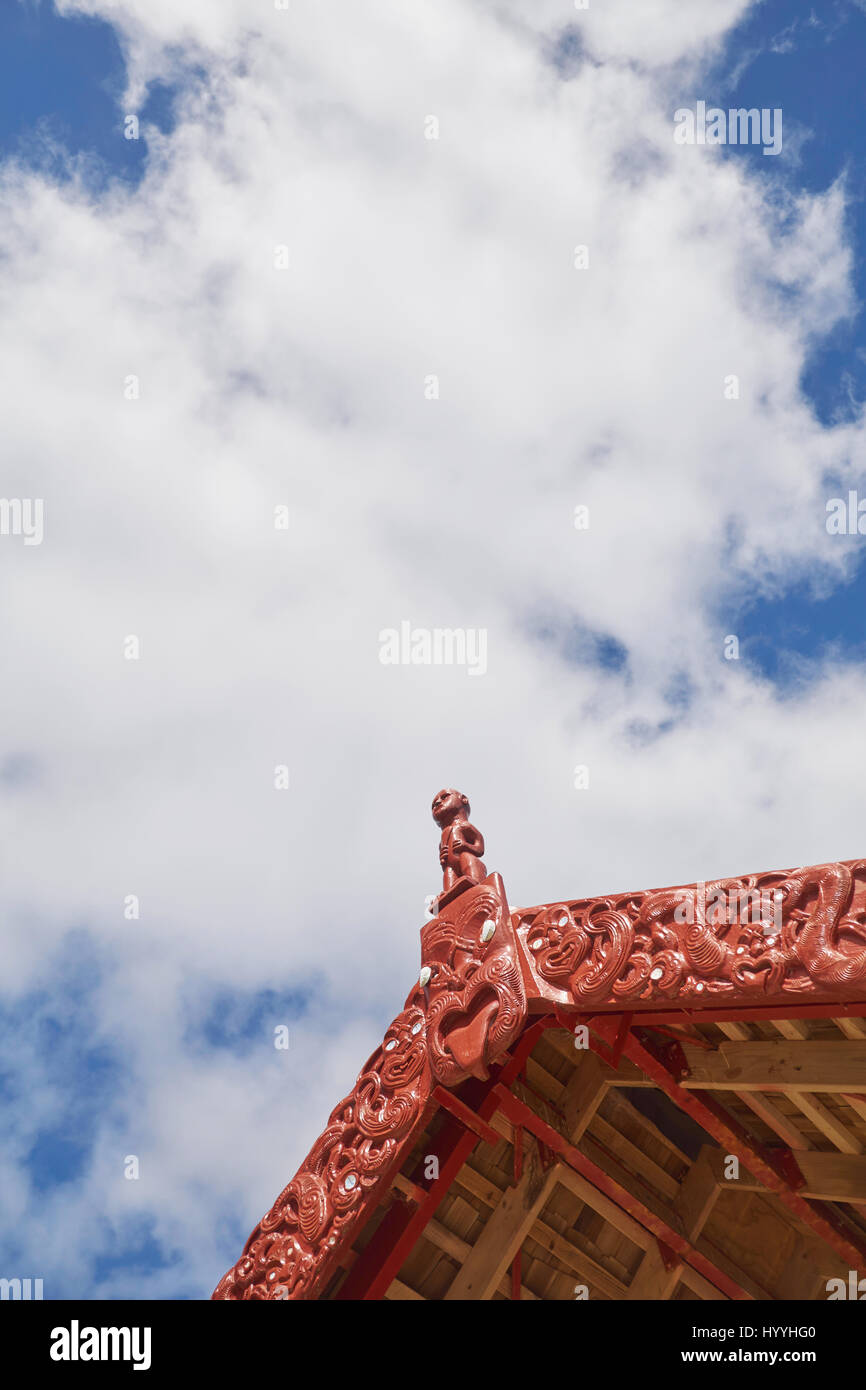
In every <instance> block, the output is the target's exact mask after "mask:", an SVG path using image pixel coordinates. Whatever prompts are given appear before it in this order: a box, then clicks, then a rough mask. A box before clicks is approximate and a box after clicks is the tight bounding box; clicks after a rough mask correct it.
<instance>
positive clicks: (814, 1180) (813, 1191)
mask: <svg viewBox="0 0 866 1390" xmlns="http://www.w3.org/2000/svg"><path fill="white" fill-rule="evenodd" d="M797 1165H798V1167H799V1169H800V1172H801V1173H802V1174H803V1177H804V1178H805V1179H806V1186H805V1187H804V1188H803V1195H804V1196H806V1197H813V1198H815V1199H817V1200H819V1201H823V1202H857V1203H866V1154H862V1153H859V1154H846V1153H838V1154H827V1153H815V1152H814V1151H813V1152H812V1153H807V1154H797Z"/></svg>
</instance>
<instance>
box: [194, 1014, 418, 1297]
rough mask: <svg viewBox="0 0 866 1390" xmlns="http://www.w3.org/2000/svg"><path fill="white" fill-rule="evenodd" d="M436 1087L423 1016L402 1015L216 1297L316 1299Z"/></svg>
mask: <svg viewBox="0 0 866 1390" xmlns="http://www.w3.org/2000/svg"><path fill="white" fill-rule="evenodd" d="M431 1089H432V1083H431V1079H430V1069H429V1066H428V1064H427V1046H426V1042H425V1037H424V1014H423V1012H422V1010H421V1009H419V1008H416V1007H414V1006H410V1007H409V1008H406V1009H404V1011H403V1013H401V1014H400V1015H399V1017H398V1018H396V1019H395V1020H394V1022H393V1023H392V1024H391V1027H390V1028H389V1029H388V1031H387V1033H386V1034H385V1037H384V1040H383V1042H382V1046H381V1047H379V1048H378V1049H377V1050H376V1052H374V1053H373V1056H372V1057H371V1058H370V1059H369V1060H368V1062H367V1063H366V1065H365V1067H364V1069H363V1071H362V1072H361V1075H360V1076H359V1077H358V1080H357V1083H356V1085H355V1088H354V1090H353V1091H352V1093H351V1095H349V1096H347V1097H346V1099H345V1100H344V1101H342V1102H341V1103H340V1104H339V1105H338V1106H337V1108H336V1110H334V1111H333V1113H332V1115H331V1118H330V1119H329V1121H328V1125H327V1128H326V1129H325V1131H324V1133H323V1134H321V1135H320V1136H319V1138H318V1139H317V1140H316V1142H315V1144H314V1145H313V1147H312V1149H311V1150H310V1152H309V1154H308V1155H307V1157H306V1159H305V1160H304V1162H303V1163H302V1164H301V1167H300V1169H299V1171H298V1172H297V1173H296V1174H295V1176H294V1177H293V1178H292V1181H291V1182H290V1183H289V1185H288V1187H286V1188H284V1189H283V1191H282V1192H281V1193H280V1195H279V1197H278V1198H277V1200H276V1202H275V1203H274V1205H273V1206H272V1207H271V1210H270V1211H269V1212H268V1214H267V1216H265V1217H263V1218H262V1220H261V1221H260V1222H259V1224H258V1226H257V1227H256V1229H255V1230H254V1231H253V1233H252V1235H251V1236H250V1238H249V1240H248V1241H247V1243H246V1245H245V1246H244V1252H243V1255H242V1256H241V1258H240V1259H239V1260H238V1262H237V1264H236V1265H235V1266H234V1267H233V1268H232V1269H230V1270H229V1271H228V1273H227V1274H225V1275H224V1276H223V1278H222V1279H221V1280H220V1282H219V1284H218V1285H217V1288H216V1289H215V1290H214V1293H213V1297H214V1298H219V1299H281V1300H282V1299H309V1298H315V1296H316V1293H317V1291H318V1290H319V1289H320V1288H321V1286H322V1283H323V1281H324V1280H325V1278H326V1277H329V1276H330V1273H331V1272H332V1271H333V1269H334V1268H335V1267H336V1262H337V1258H338V1256H339V1255H340V1254H341V1253H342V1252H343V1251H344V1250H345V1249H346V1247H347V1245H350V1244H351V1242H352V1240H353V1239H354V1237H355V1235H356V1234H357V1231H358V1230H359V1229H360V1226H361V1224H362V1220H361V1219H362V1217H365V1216H369V1214H370V1212H371V1211H372V1209H373V1207H374V1206H375V1202H376V1200H377V1192H376V1191H375V1189H380V1190H381V1189H384V1187H385V1184H386V1181H387V1179H388V1176H389V1174H390V1172H391V1171H392V1170H393V1168H394V1166H395V1164H396V1163H399V1162H400V1161H401V1160H402V1157H403V1155H404V1153H405V1149H406V1146H407V1143H408V1142H409V1140H410V1136H411V1134H412V1130H413V1126H414V1125H415V1123H416V1121H417V1120H418V1119H419V1117H420V1115H421V1113H422V1111H423V1109H424V1106H425V1104H426V1102H427V1098H428V1096H429V1094H430V1091H431Z"/></svg>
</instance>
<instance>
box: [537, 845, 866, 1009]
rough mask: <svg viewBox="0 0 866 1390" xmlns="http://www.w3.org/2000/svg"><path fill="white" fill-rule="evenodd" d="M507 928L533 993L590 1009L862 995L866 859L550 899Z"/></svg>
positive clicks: (865, 984) (865, 991)
mask: <svg viewBox="0 0 866 1390" xmlns="http://www.w3.org/2000/svg"><path fill="white" fill-rule="evenodd" d="M518 936H519V938H520V940H521V942H522V943H523V945H524V946H525V948H526V953H527V956H528V959H529V963H530V970H531V973H532V976H533V978H534V979H535V980H536V982H537V985H538V994H539V996H540V997H542V998H547V999H552V1000H555V1001H556V1002H559V1003H571V1004H577V1005H591V1006H592V1008H593V1009H594V1010H603V1009H620V1010H621V1009H623V1008H629V1009H639V1008H649V1007H652V1006H654V1005H656V1004H657V1003H658V1002H659V1001H660V1000H670V999H676V1001H677V1003H678V1004H682V1005H684V1006H688V1007H689V1008H694V1007H700V1006H701V1005H702V1004H703V1005H707V1004H710V1003H711V1002H716V1001H720V1000H724V1002H726V1003H727V1002H728V1001H729V1000H731V999H734V1000H742V1002H743V1003H744V1004H756V1003H758V1002H760V1003H771V1002H775V1001H776V1000H779V1001H782V1000H784V999H790V998H791V996H792V995H803V994H804V993H808V995H809V997H810V1000H814V1001H815V1002H820V1001H821V1000H823V999H844V998H853V997H860V998H863V997H866V862H863V861H854V862H851V863H841V864H819V865H817V866H815V867H812V868H807V869H792V870H790V871H788V872H787V873H766V874H758V875H752V876H751V877H747V878H736V879H724V880H718V881H717V882H714V883H707V884H692V885H690V886H689V887H684V888H666V889H662V890H659V891H654V892H648V893H632V894H625V895H623V896H622V897H615V898H591V899H583V900H581V901H577V902H566V903H554V904H550V905H545V906H544V907H541V908H534V909H530V910H529V911H528V912H522V913H520V914H519V915H518Z"/></svg>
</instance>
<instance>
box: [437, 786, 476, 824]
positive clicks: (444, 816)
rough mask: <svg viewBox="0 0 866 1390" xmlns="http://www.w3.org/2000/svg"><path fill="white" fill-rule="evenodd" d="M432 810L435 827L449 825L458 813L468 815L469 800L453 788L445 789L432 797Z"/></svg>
mask: <svg viewBox="0 0 866 1390" xmlns="http://www.w3.org/2000/svg"><path fill="white" fill-rule="evenodd" d="M432 810H433V819H434V820H435V822H436V824H437V825H440V826H441V825H450V824H451V822H452V821H453V819H454V817H455V816H456V815H457V813H458V811H465V812H466V813H467V815H468V814H469V798H468V797H465V796H464V795H463V793H462V792H458V791H455V790H454V788H453V787H446V788H445V789H444V790H443V791H441V792H437V793H436V795H435V796H434V798H433V807H432Z"/></svg>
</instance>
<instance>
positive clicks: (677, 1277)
mask: <svg viewBox="0 0 866 1390" xmlns="http://www.w3.org/2000/svg"><path fill="white" fill-rule="evenodd" d="M440 795H444V793H443V794H440ZM470 829H472V827H470ZM455 862H457V861H456V860H455ZM479 864H480V861H479ZM470 867H471V866H470ZM480 867H481V869H482V871H483V866H480ZM456 872H457V871H456V870H455V871H453V872H452V874H451V878H450V880H449V879H448V878H447V877H446V883H449V887H448V888H447V891H445V892H443V894H441V895H440V898H439V899H438V903H437V915H436V916H435V917H434V918H433V920H431V921H430V922H428V923H427V924H426V926H424V927H423V928H422V930H421V967H422V968H421V973H420V976H419V980H418V982H417V983H416V984H415V985H414V986H413V988H412V990H411V991H410V993H409V996H408V998H407V999H406V1002H405V1005H404V1007H403V1010H402V1011H401V1012H400V1013H399V1014H398V1015H397V1017H396V1018H395V1020H394V1022H393V1023H392V1024H391V1026H390V1028H388V1030H387V1031H386V1033H385V1036H384V1038H383V1040H382V1044H381V1045H380V1047H378V1048H377V1049H376V1051H375V1052H374V1053H373V1055H372V1056H371V1057H370V1058H369V1059H368V1061H367V1062H366V1063H365V1065H364V1067H363V1068H362V1070H361V1073H360V1075H359V1078H358V1081H357V1083H356V1085H355V1087H354V1089H353V1091H352V1092H351V1094H350V1095H349V1096H347V1097H346V1098H345V1100H343V1101H342V1102H341V1103H340V1104H339V1105H338V1106H337V1107H336V1109H335V1110H334V1111H333V1112H332V1114H331V1116H330V1119H329V1121H328V1123H327V1126H326V1127H325V1129H324V1130H323V1132H322V1134H321V1135H320V1136H319V1138H318V1139H317V1140H316V1143H315V1144H314V1145H313V1148H312V1149H311V1151H310V1153H309V1155H308V1156H307V1158H306V1160H305V1161H304V1163H303V1164H302V1165H301V1168H300V1170H299V1171H298V1173H297V1174H296V1175H295V1177H294V1178H293V1179H292V1180H291V1182H290V1183H289V1184H288V1186H287V1187H286V1188H285V1189H284V1191H283V1192H282V1193H281V1194H280V1196H279V1197H278V1198H277V1200H276V1202H275V1203H274V1205H273V1206H272V1208H271V1210H270V1211H269V1212H268V1214H267V1215H266V1216H265V1217H264V1218H263V1219H262V1221H261V1222H260V1223H259V1225H258V1226H257V1227H256V1229H255V1231H253V1233H252V1235H251V1236H250V1239H249V1241H248V1242H247V1245H246V1248H245V1250H244V1253H243V1255H242V1256H241V1258H240V1259H239V1260H238V1262H237V1264H236V1265H235V1266H234V1267H233V1268H232V1269H231V1270H229V1271H228V1273H227V1274H226V1275H225V1276H224V1277H223V1279H222V1280H221V1281H220V1283H219V1285H218V1287H217V1289H216V1290H215V1292H214V1295H213V1296H214V1298H220V1299H249V1298H254V1299H259V1298H267V1299H285V1298H289V1299H322V1298H324V1299H334V1298H336V1299H350V1298H363V1299H378V1298H388V1299H417V1298H433V1299H439V1298H444V1299H456V1298H466V1299H488V1298H497V1297H520V1298H524V1299H530V1298H544V1299H571V1298H575V1297H585V1296H589V1297H592V1298H602V1299H633V1298H651V1299H668V1298H676V1299H683V1298H685V1299H707V1298H711V1299H720V1298H721V1299H725V1298H731V1299H744V1298H745V1299H753V1298H757V1299H768V1298H771V1299H780V1298H801V1299H809V1298H816V1297H821V1298H826V1297H827V1281H828V1280H829V1279H832V1278H842V1279H847V1278H848V1277H849V1271H850V1270H857V1271H859V1273H860V1275H863V1274H864V1273H866V1220H864V1218H863V1216H862V1215H861V1213H862V1212H863V1211H864V1204H866V1022H864V1019H866V925H864V924H866V862H861V861H852V862H848V863H835V864H822V865H818V866H816V867H812V868H806V869H796V870H789V871H786V872H768V873H762V874H756V875H751V876H747V877H743V878H738V879H731V880H725V881H720V882H717V883H708V884H693V885H687V886H685V887H680V888H677V889H662V890H654V891H651V892H644V893H623V894H618V895H614V896H610V897H599V898H593V899H581V900H575V901H571V902H563V903H553V904H545V905H543V906H541V907H537V908H531V909H520V910H513V909H511V908H509V906H508V903H507V899H506V895H505V889H504V886H503V883H502V880H501V878H500V877H499V876H498V875H497V874H490V875H488V876H486V877H485V878H484V879H483V881H481V882H477V881H472V880H471V878H460V877H457V878H455V873H456ZM446 873H447V871H446Z"/></svg>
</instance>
